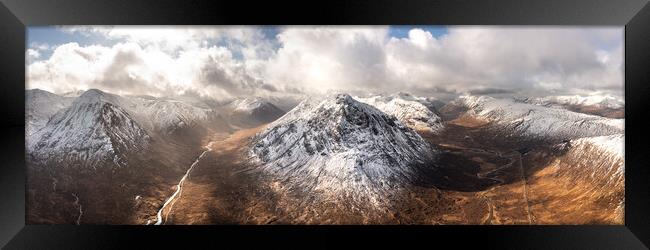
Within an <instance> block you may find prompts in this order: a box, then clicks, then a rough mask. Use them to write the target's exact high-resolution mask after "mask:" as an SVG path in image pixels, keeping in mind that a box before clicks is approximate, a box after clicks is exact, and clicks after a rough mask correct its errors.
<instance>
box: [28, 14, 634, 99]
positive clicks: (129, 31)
mask: <svg viewBox="0 0 650 250" xmlns="http://www.w3.org/2000/svg"><path fill="white" fill-rule="evenodd" d="M65 29H66V31H67V32H71V33H82V34H89V33H93V34H100V35H101V36H103V37H105V38H106V39H110V40H114V41H115V42H116V43H115V44H114V45H112V46H99V45H93V46H79V45H78V44H76V43H68V44H64V45H61V46H59V47H56V48H55V49H54V52H53V53H52V56H51V57H50V58H41V59H43V60H39V61H34V62H31V63H30V65H29V68H28V74H29V75H28V76H29V79H28V87H29V88H43V89H47V90H52V91H56V92H65V91H72V90H78V89H87V88H100V89H106V90H108V91H113V92H123V93H130V94H152V95H178V94H184V93H193V94H198V95H204V96H212V97H224V96H237V95H270V94H274V93H289V92H306V93H322V92H325V91H328V90H331V89H336V90H344V91H354V90H366V91H372V92H380V91H425V90H435V91H440V90H448V91H454V92H465V91H472V90H490V91H495V90H496V91H498V90H499V89H502V90H508V91H515V92H517V91H522V92H529V93H530V92H537V93H542V94H543V93H556V92H557V93H563V92H567V93H568V92H590V91H591V92H593V91H609V92H612V93H616V94H622V90H623V75H622V74H623V73H622V63H623V59H622V55H623V54H622V53H623V44H622V41H623V33H622V29H621V28H588V27H587V28H585V27H575V28H551V27H469V26H467V27H450V28H449V33H448V34H446V35H443V36H441V37H434V36H433V35H432V34H431V33H429V32H427V31H425V30H421V29H413V30H411V31H409V33H408V36H407V37H405V38H391V37H389V28H388V27H374V26H373V27H288V28H283V29H282V30H280V33H279V34H278V35H277V37H274V38H268V37H265V36H264V34H263V33H262V31H261V30H260V29H258V28H256V27H198V28H196V27H172V28H169V27H165V28H150V27H138V26H134V27H117V28H115V27H89V26H83V27H72V28H70V27H66V28H65ZM30 53H31V56H30ZM41 55H42V54H38V50H35V49H33V50H32V51H29V50H28V51H27V56H28V58H29V57H32V58H38V57H39V56H41Z"/></svg>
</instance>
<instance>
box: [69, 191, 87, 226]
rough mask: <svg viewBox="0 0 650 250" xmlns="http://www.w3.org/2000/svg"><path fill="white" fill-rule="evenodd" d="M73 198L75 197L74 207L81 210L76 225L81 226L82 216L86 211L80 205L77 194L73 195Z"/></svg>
mask: <svg viewBox="0 0 650 250" xmlns="http://www.w3.org/2000/svg"><path fill="white" fill-rule="evenodd" d="M72 196H74V205H75V206H77V207H78V208H79V216H78V217H77V221H76V223H77V225H81V216H82V215H84V211H83V209H82V207H81V204H79V197H78V196H77V194H75V193H72Z"/></svg>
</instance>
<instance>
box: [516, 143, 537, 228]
mask: <svg viewBox="0 0 650 250" xmlns="http://www.w3.org/2000/svg"><path fill="white" fill-rule="evenodd" d="M517 155H518V156H519V169H520V170H521V181H522V183H523V184H524V201H526V214H527V215H528V224H531V225H532V224H533V216H532V213H531V212H530V202H528V183H527V180H526V172H525V171H524V164H523V163H522V160H521V154H520V153H519V152H517Z"/></svg>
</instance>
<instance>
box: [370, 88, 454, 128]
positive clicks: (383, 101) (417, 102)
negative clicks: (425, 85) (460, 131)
mask: <svg viewBox="0 0 650 250" xmlns="http://www.w3.org/2000/svg"><path fill="white" fill-rule="evenodd" d="M357 99H358V100H359V101H361V102H364V103H367V104H369V105H371V106H374V107H376V108H378V109H379V110H381V111H383V112H384V113H387V114H390V115H393V116H395V117H397V119H399V120H400V122H402V123H404V124H405V125H407V126H409V127H410V128H412V129H415V130H429V131H431V132H436V131H438V130H440V129H441V128H442V122H441V119H440V117H439V116H438V115H437V114H435V113H434V112H433V111H432V110H431V109H430V108H429V107H427V106H425V105H424V104H423V102H426V100H425V99H423V98H420V99H418V98H416V97H414V96H412V95H409V94H405V93H398V94H396V95H389V96H373V97H369V98H357Z"/></svg>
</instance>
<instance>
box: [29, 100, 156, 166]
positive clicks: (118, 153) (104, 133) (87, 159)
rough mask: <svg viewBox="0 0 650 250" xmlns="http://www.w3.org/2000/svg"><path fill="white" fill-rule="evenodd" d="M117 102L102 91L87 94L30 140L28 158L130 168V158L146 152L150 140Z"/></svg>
mask: <svg viewBox="0 0 650 250" xmlns="http://www.w3.org/2000/svg"><path fill="white" fill-rule="evenodd" d="M116 101H117V100H116V99H115V98H114V96H111V95H106V94H105V93H103V92H101V91H97V90H90V91H87V92H85V93H84V94H82V95H81V96H80V97H79V98H77V99H75V100H74V102H73V103H72V104H71V106H70V107H68V108H66V109H64V110H61V111H60V112H57V113H56V114H55V115H54V116H53V117H52V118H51V119H50V120H49V121H48V123H47V124H46V125H45V127H44V128H42V129H41V130H39V131H38V132H36V133H35V134H33V135H32V136H30V137H29V138H28V142H27V148H28V149H27V151H28V154H29V155H30V156H31V157H33V160H35V161H37V162H41V163H55V164H61V163H65V164H68V165H82V166H92V167H98V166H101V165H106V164H115V165H117V166H124V165H127V162H126V161H125V159H126V156H127V155H128V154H131V153H134V152H139V151H142V150H143V149H145V148H146V146H147V143H148V142H149V140H150V136H149V135H148V134H147V132H146V131H145V130H144V129H143V128H142V127H140V125H138V123H137V122H135V120H134V119H133V118H132V117H131V115H130V114H129V113H128V112H127V111H126V110H124V109H123V108H121V107H119V106H118V105H116Z"/></svg>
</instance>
